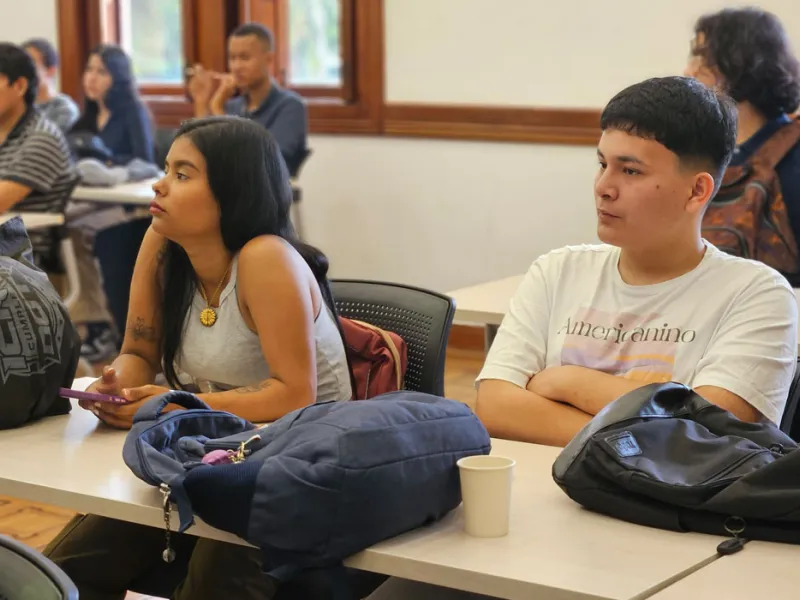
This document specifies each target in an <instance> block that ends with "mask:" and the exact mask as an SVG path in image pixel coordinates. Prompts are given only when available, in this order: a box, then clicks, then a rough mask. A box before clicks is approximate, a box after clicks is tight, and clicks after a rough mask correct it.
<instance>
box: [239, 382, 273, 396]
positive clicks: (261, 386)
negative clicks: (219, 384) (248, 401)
mask: <svg viewBox="0 0 800 600" xmlns="http://www.w3.org/2000/svg"><path fill="white" fill-rule="evenodd" d="M271 385H272V382H271V381H270V380H269V379H265V380H264V381H262V382H261V383H256V384H255V385H248V386H245V387H240V388H236V389H235V391H236V392H238V393H239V394H252V393H254V392H260V391H261V390H265V389H267V388H268V387H269V386H271Z"/></svg>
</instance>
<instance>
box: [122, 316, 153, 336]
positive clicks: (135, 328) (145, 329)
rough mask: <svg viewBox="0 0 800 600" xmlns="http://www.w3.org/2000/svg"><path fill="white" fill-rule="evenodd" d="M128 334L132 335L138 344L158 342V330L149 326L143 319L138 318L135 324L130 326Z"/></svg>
mask: <svg viewBox="0 0 800 600" xmlns="http://www.w3.org/2000/svg"><path fill="white" fill-rule="evenodd" d="M128 333H130V334H131V337H132V338H133V340H134V341H136V342H139V341H142V340H144V341H145V342H155V341H156V328H155V327H153V326H152V325H148V324H147V322H146V321H145V320H144V319H143V318H142V317H136V319H134V321H133V324H131V325H128Z"/></svg>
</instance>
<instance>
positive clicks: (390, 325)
mask: <svg viewBox="0 0 800 600" xmlns="http://www.w3.org/2000/svg"><path fill="white" fill-rule="evenodd" d="M331 291H332V292H333V299H334V301H335V302H336V308H337V310H338V311H339V314H340V315H341V316H343V317H347V318H348V319H357V320H359V321H364V322H366V323H371V324H372V325H376V326H378V327H380V328H381V329H386V330H388V331H393V332H395V333H396V334H398V335H399V336H401V337H402V338H403V339H404V340H405V341H406V345H407V346H408V369H407V370H406V378H405V387H406V389H407V390H413V391H419V392H426V393H428V394H435V395H437V396H444V364H445V354H446V350H447V338H448V336H449V335H450V327H451V326H452V324H453V315H454V314H455V302H454V301H453V299H452V298H450V297H449V296H445V295H443V294H439V293H437V292H432V291H429V290H423V289H421V288H416V287H412V286H407V285H401V284H397V283H385V282H378V281H357V280H348V279H339V280H332V281H331Z"/></svg>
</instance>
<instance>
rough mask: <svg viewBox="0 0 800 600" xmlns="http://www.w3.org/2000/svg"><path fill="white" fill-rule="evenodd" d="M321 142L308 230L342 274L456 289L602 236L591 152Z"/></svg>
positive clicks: (310, 185)
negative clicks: (597, 231)
mask: <svg viewBox="0 0 800 600" xmlns="http://www.w3.org/2000/svg"><path fill="white" fill-rule="evenodd" d="M311 144H312V146H313V148H314V154H313V156H312V158H311V159H310V160H309V162H308V165H307V166H306V167H305V170H304V171H303V174H302V180H301V181H302V184H303V189H304V197H305V199H304V204H303V207H302V210H303V217H304V225H305V226H306V230H307V233H308V237H309V238H310V240H311V241H312V242H313V243H315V244H318V245H319V246H320V247H321V248H322V249H324V250H325V251H326V252H327V253H328V255H329V257H330V259H331V262H332V272H333V273H334V274H335V275H336V276H348V277H366V278H375V279H389V280H395V281H402V282H405V283H413V284H416V285H422V286H427V287H431V288H434V289H438V290H442V291H448V290H451V289H454V288H457V287H460V286H463V285H466V284H468V283H473V282H481V281H486V280H489V279H496V278H498V277H503V276H507V275H514V274H516V273H519V272H521V271H523V270H524V269H526V268H527V267H528V265H529V264H530V262H531V260H532V259H533V258H535V257H536V256H537V255H538V254H540V253H542V252H545V251H547V250H548V249H550V248H552V247H556V246H560V245H563V244H567V243H570V242H576V241H577V242H580V241H593V240H594V239H595V238H594V229H595V213H594V209H593V208H592V206H593V202H594V200H593V196H592V187H591V186H592V179H593V177H594V163H595V157H594V150H593V149H591V148H586V147H583V148H578V147H568V146H552V147H545V146H532V145H522V144H483V143H464V142H449V141H436V140H410V139H408V140H406V139H396V138H393V139H386V138H348V139H342V138H335V137H330V136H314V137H313V138H312V141H311ZM545 174H547V175H545Z"/></svg>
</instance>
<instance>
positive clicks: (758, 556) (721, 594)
mask: <svg viewBox="0 0 800 600" xmlns="http://www.w3.org/2000/svg"><path fill="white" fill-rule="evenodd" d="M798 563H800V546H792V545H788V544H770V543H767V542H750V543H749V544H747V545H746V546H745V547H744V549H743V550H742V551H741V552H739V553H738V554H734V555H733V556H723V557H720V558H719V559H718V560H716V561H714V562H713V563H711V564H710V565H708V566H707V567H705V568H703V569H700V570H699V571H697V572H696V573H693V574H691V575H689V576H688V577H686V578H685V579H682V580H680V581H678V582H677V583H675V584H674V585H673V586H671V587H669V588H667V589H665V590H664V591H662V592H659V593H658V594H656V595H655V596H653V597H652V600H707V599H708V598H724V599H725V600H754V599H762V598H763V599H764V600H773V599H774V600H779V599H786V600H788V599H790V598H797V596H798V591H797V577H796V575H795V571H794V570H795V569H796V568H797V565H798Z"/></svg>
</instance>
